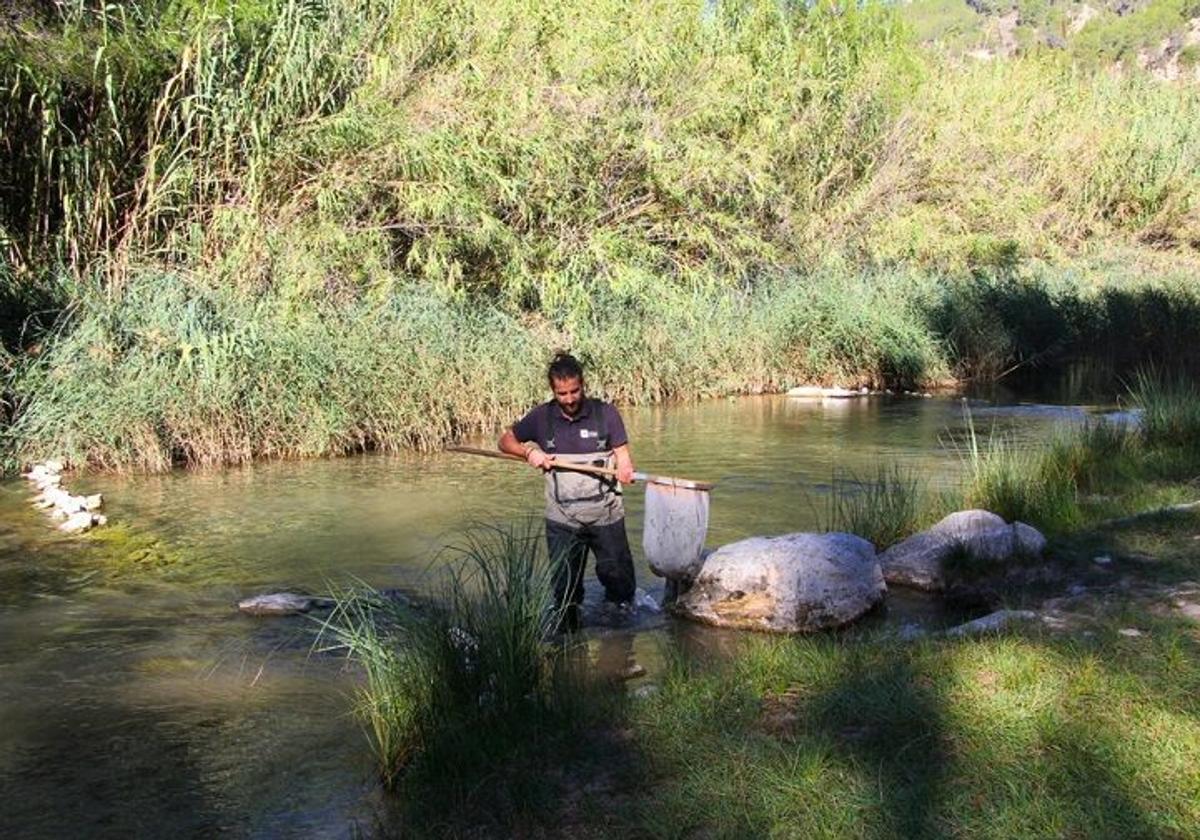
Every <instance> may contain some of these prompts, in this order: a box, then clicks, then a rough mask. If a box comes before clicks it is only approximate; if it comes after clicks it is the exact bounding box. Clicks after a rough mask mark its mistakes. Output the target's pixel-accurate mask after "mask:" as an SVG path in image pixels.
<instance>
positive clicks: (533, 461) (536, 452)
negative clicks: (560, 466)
mask: <svg viewBox="0 0 1200 840" xmlns="http://www.w3.org/2000/svg"><path fill="white" fill-rule="evenodd" d="M525 460H526V461H527V462H528V463H529V466H531V467H533V468H534V469H539V470H548V469H550V468H551V467H552V466H554V456H553V455H547V454H546V453H545V452H543V451H542V450H541V449H538V448H537V447H536V446H535V447H531V448H530V450H529V452H527V453H526V454H525Z"/></svg>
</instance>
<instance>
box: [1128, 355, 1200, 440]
mask: <svg viewBox="0 0 1200 840" xmlns="http://www.w3.org/2000/svg"><path fill="white" fill-rule="evenodd" d="M1129 395H1130V400H1131V401H1132V402H1133V404H1134V405H1135V406H1137V407H1138V408H1140V409H1141V410H1142V433H1143V435H1144V436H1145V438H1146V440H1147V442H1149V443H1151V444H1158V445H1165V446H1171V447H1180V448H1194V447H1196V445H1197V444H1200V387H1197V385H1196V383H1195V381H1194V380H1193V379H1191V378H1190V377H1188V376H1186V375H1180V374H1176V375H1175V376H1173V377H1172V376H1169V375H1168V374H1165V373H1163V372H1161V371H1157V370H1154V369H1142V370H1139V371H1137V372H1136V373H1135V374H1134V378H1133V383H1132V384H1131V385H1130V388H1129Z"/></svg>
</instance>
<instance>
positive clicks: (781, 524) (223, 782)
mask: <svg viewBox="0 0 1200 840" xmlns="http://www.w3.org/2000/svg"><path fill="white" fill-rule="evenodd" d="M990 396H991V397H992V399H991V400H984V399H977V400H971V401H970V403H969V404H970V407H971V411H972V416H973V418H974V423H975V426H976V428H977V429H979V430H981V431H984V432H986V431H989V430H991V429H992V428H997V429H1004V430H1013V431H1014V432H1015V433H1016V434H1018V435H1020V436H1024V437H1026V438H1027V439H1031V440H1032V439H1036V438H1038V437H1040V436H1044V435H1045V434H1046V432H1047V429H1048V427H1049V426H1050V425H1051V424H1053V423H1054V422H1056V421H1060V420H1063V419H1072V418H1079V417H1081V416H1083V415H1084V413H1085V412H1091V411H1099V410H1104V408H1105V406H1098V407H1091V408H1088V409H1082V408H1078V407H1076V408H1072V407H1062V406H1055V405H1050V404H1018V403H1017V402H1016V400H1015V399H1013V398H1012V397H1011V395H1005V394H999V395H990ZM963 406H964V401H962V400H961V399H960V398H958V397H932V398H920V397H871V398H865V399H855V400H844V401H824V402H821V401H807V400H797V399H789V398H786V397H761V398H740V399H731V400H717V401H711V402H706V403H701V404H697V405H684V406H679V405H675V406H668V407H658V408H647V409H636V410H628V411H626V412H625V415H626V420H627V425H628V427H629V430H630V435H631V441H632V448H633V452H634V456H635V459H636V461H637V465H638V468H639V469H642V470H645V471H648V472H661V473H665V474H674V475H679V476H684V477H689V478H698V479H705V480H710V481H715V482H716V483H717V485H718V486H717V489H716V490H715V492H714V496H713V501H712V522H711V526H710V530H709V537H708V544H709V545H712V546H716V545H720V544H723V543H727V542H730V541H732V540H736V539H740V538H743V537H747V536H751V535H769V534H777V533H782V532H787V531H797V530H808V529H815V528H818V527H820V525H821V522H822V520H823V517H824V515H825V512H826V510H827V503H828V494H829V488H830V485H831V482H832V480H833V479H834V477H835V476H836V475H839V474H844V473H846V472H850V473H856V474H858V475H861V476H864V477H866V476H870V475H872V474H874V473H875V471H876V469H877V467H878V466H879V465H881V464H890V463H898V464H900V465H901V466H902V467H907V468H911V469H913V470H915V471H917V472H918V473H920V474H921V475H923V476H926V477H927V478H928V480H929V481H930V482H931V484H932V485H933V486H934V487H939V486H943V487H945V486H949V485H950V484H951V483H953V482H954V481H956V480H957V476H958V474H959V471H960V469H961V467H962V465H961V460H960V457H959V455H958V454H957V453H956V451H955V446H956V444H955V442H956V441H957V442H958V445H960V446H961V442H962V441H963V440H964V438H965V434H966V424H965V421H964V411H963ZM1107 407H1108V408H1111V407H1112V406H1111V405H1110V406H1107ZM480 443H486V442H482V441H481V442H480ZM69 483H70V486H71V489H72V490H73V491H85V490H86V491H88V492H96V491H102V492H103V493H104V495H105V499H106V507H105V512H106V513H107V514H108V516H109V518H110V520H111V523H112V524H111V525H110V526H109V528H108V529H106V530H107V532H108V533H107V535H102V536H98V537H94V538H93V537H87V538H71V537H59V536H56V535H55V532H54V530H53V527H52V526H51V524H50V523H49V521H48V520H47V519H45V518H44V517H43V515H42V514H40V513H38V512H36V511H34V510H33V509H32V508H31V506H30V504H29V500H30V497H31V493H30V491H29V489H28V488H27V487H26V486H25V482H23V481H21V480H10V481H5V482H0V791H2V796H0V837H6V838H13V837H55V838H57V837H76V836H78V837H84V836H86V837H109V836H111V837H128V836H148V837H149V836H163V835H166V834H168V833H170V834H171V835H172V836H175V837H184V836H210V835H213V834H216V833H229V834H233V835H235V836H270V837H318V836H321V837H325V836H346V835H347V834H348V833H350V831H351V829H352V826H354V825H356V824H357V825H359V826H362V827H364V828H367V829H369V827H370V825H371V824H372V821H373V815H374V814H375V813H376V810H377V804H378V800H379V797H380V793H379V791H378V788H377V784H376V780H375V775H374V771H373V766H372V763H371V758H370V755H369V752H368V749H367V745H366V741H365V739H364V736H363V734H362V732H361V731H360V730H359V728H358V725H357V724H356V723H355V721H354V719H353V718H352V717H351V715H350V712H349V710H350V701H349V695H350V693H351V691H352V690H353V686H354V676H353V672H352V669H347V668H346V667H345V665H344V663H343V662H341V661H340V660H337V659H335V658H333V657H329V656H314V655H310V653H309V649H310V644H311V641H312V630H313V628H314V626H315V625H314V623H313V622H312V621H310V620H307V619H305V618H302V617H297V618H283V619H278V618H277V619H255V618H251V617H248V616H244V615H241V614H239V613H238V612H237V610H236V608H235V604H236V602H237V601H238V600H239V599H241V598H244V597H247V596H249V595H253V594H258V593H262V592H275V591H297V590H302V591H308V592H311V593H317V594H319V593H322V592H324V591H327V590H328V589H329V587H330V586H331V585H334V586H345V585H348V584H351V583H353V582H355V581H361V582H365V583H367V584H370V585H373V586H376V587H400V588H402V589H412V590H420V589H421V588H422V586H423V585H425V584H426V583H427V582H428V581H429V580H430V579H431V576H432V575H434V574H435V573H436V568H437V566H438V565H439V564H440V563H444V562H445V559H446V557H447V554H446V553H445V552H444V551H443V550H442V549H443V548H444V546H446V545H447V544H452V543H454V542H455V541H456V540H458V539H460V537H461V534H462V532H463V529H464V528H467V527H469V526H471V525H473V524H493V523H499V524H507V523H512V522H515V521H521V520H523V519H529V518H530V517H532V519H533V521H534V522H535V523H536V521H537V517H538V516H539V514H540V509H541V484H540V481H539V480H538V479H537V477H536V476H535V475H533V474H532V472H531V471H529V470H527V469H526V468H523V467H521V466H520V465H510V464H505V463H501V462H496V461H491V460H487V459H472V458H469V457H466V456H460V455H447V454H434V455H417V454H410V455H403V456H395V457H391V456H382V455H364V456H358V457H349V458H344V459H337V460H328V461H315V462H300V463H276V464H263V465H259V466H254V467H252V468H245V469H234V470H226V471H220V472H208V473H203V472H200V473H184V472H176V473H172V474H168V475H162V476H149V477H147V476H140V477H113V476H96V477H88V478H86V479H75V480H73V481H71V480H69ZM628 499H629V502H628V508H629V519H628V524H629V532H630V538H631V542H632V543H633V544H634V551H635V555H636V560H637V563H638V575H639V579H638V582H639V586H640V587H642V588H643V589H644V590H645V591H646V592H647V593H648V594H649V595H651V596H658V595H660V594H661V589H662V586H661V583H662V582H661V581H660V580H658V579H656V578H654V577H653V576H651V575H650V573H649V571H648V569H647V568H646V567H645V565H644V563H643V561H642V558H641V552H640V545H638V543H639V542H640V534H641V518H642V498H641V490H640V489H633V490H631V491H630V492H629V496H628ZM588 579H589V580H588V583H589V593H588V597H589V599H590V600H592V601H595V600H596V599H597V598H598V597H599V594H600V593H599V592H598V591H597V590H596V583H595V579H594V575H593V574H591V572H590V571H589V575H588ZM870 620H872V621H885V622H886V621H895V622H913V621H916V622H919V623H924V624H937V623H944V622H945V621H947V620H948V618H947V617H946V616H943V615H942V614H941V613H940V612H939V609H938V607H937V605H936V604H934V603H932V602H930V601H927V600H925V599H922V598H917V597H913V596H906V595H904V594H903V593H895V594H894V595H893V596H890V597H889V604H888V606H887V608H886V609H884V610H882V611H880V613H879V614H878V615H876V616H872V617H871V619H870ZM728 635H729V634H721V633H718V632H716V631H712V630H708V629H706V628H699V627H695V626H692V625H688V624H686V622H679V621H677V620H675V619H671V618H667V617H664V616H662V615H661V614H658V613H655V612H653V611H650V610H643V611H642V612H641V613H640V614H639V617H638V620H637V622H636V629H635V630H634V631H631V632H612V631H606V630H604V629H593V630H592V631H590V639H591V645H592V648H593V656H594V657H595V658H596V659H597V661H598V662H599V663H600V664H601V666H602V667H622V666H623V665H626V664H628V663H629V662H630V661H636V662H637V663H639V664H641V665H643V666H644V667H646V669H647V671H648V672H649V673H648V676H647V677H646V678H644V679H646V680H653V678H654V676H655V669H656V667H657V664H658V662H659V661H660V656H661V650H662V646H663V645H664V644H687V645H691V646H697V647H699V648H704V647H705V646H706V645H711V646H714V647H719V646H720V645H721V644H722V643H723V642H724V641H727V640H728Z"/></svg>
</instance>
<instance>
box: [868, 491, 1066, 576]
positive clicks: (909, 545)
mask: <svg viewBox="0 0 1200 840" xmlns="http://www.w3.org/2000/svg"><path fill="white" fill-rule="evenodd" d="M1045 548H1046V538H1045V537H1044V536H1042V534H1041V532H1040V531H1038V530H1037V529H1036V528H1034V527H1033V526H1031V525H1026V524H1025V523H1024V522H1014V523H1013V524H1011V525H1009V524H1007V523H1006V522H1005V521H1004V519H1002V518H1001V517H999V516H997V515H996V514H994V513H990V512H989V511H986V510H960V511H958V512H957V513H952V514H950V515H949V516H947V517H945V518H944V519H942V520H941V521H940V522H938V523H937V524H936V525H934V526H933V527H932V528H930V529H929V530H928V531H922V532H921V533H919V534H914V535H913V536H911V537H909V538H908V539H906V540H904V541H902V542H899V543H896V545H893V546H892V547H890V548H889V549H887V550H886V551H885V552H883V554H882V555H881V556H880V558H879V560H880V564H881V565H882V567H883V576H884V579H885V580H887V582H888V583H889V584H897V585H899V586H912V587H915V588H917V589H923V590H926V591H940V590H943V589H945V588H946V571H945V564H946V561H947V560H949V559H950V558H951V557H953V556H955V555H956V554H960V553H965V554H966V555H968V556H969V557H971V558H972V559H974V560H979V561H982V562H985V563H993V564H997V565H1000V564H1004V563H1008V562H1010V561H1012V560H1014V559H1017V558H1029V557H1040V556H1041V554H1042V552H1043V551H1044V550H1045Z"/></svg>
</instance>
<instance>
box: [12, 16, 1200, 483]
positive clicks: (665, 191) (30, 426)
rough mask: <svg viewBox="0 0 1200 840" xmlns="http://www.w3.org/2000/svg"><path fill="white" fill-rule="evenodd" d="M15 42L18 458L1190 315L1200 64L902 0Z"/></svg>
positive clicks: (291, 440)
mask: <svg viewBox="0 0 1200 840" xmlns="http://www.w3.org/2000/svg"><path fill="white" fill-rule="evenodd" d="M0 56H2V57H3V59H4V61H3V62H2V64H0V66H2V67H3V68H4V69H3V70H2V71H0V73H3V77H2V78H0V130H2V132H3V133H2V140H0V170H2V171H3V173H4V177H5V181H6V182H7V183H11V184H12V185H13V186H12V188H10V189H8V190H6V191H5V192H4V194H3V197H2V198H0V240H2V246H0V252H2V254H3V257H2V260H3V264H2V265H0V290H2V293H0V299H2V301H3V304H4V317H3V318H2V319H0V320H2V321H3V324H0V327H2V328H3V330H2V331H3V339H4V347H5V349H4V356H3V357H2V359H0V363H3V365H4V366H5V368H6V369H7V371H8V373H7V375H6V380H5V381H6V387H5V394H4V400H5V407H4V409H5V411H4V413H5V414H6V415H7V418H8V419H9V420H11V421H12V422H11V423H6V424H5V426H4V432H3V434H4V452H5V458H6V460H8V461H9V462H10V464H11V463H12V462H14V461H15V460H17V459H27V458H32V457H37V456H41V455H46V454H50V453H52V452H58V453H63V454H65V455H66V456H67V457H68V458H69V459H70V460H71V461H72V462H73V463H76V464H88V465H92V466H98V467H109V468H145V469H161V468H164V467H166V466H168V465H170V464H172V463H176V462H184V463H205V464H212V463H228V462H237V461H243V460H245V459H248V458H253V457H260V456H288V455H309V454H324V453H336V452H341V451H346V450H347V449H353V448H359V447H381V448H391V447H399V446H408V445H424V446H434V445H437V444H439V443H441V442H442V441H444V440H446V439H447V438H449V437H452V436H454V435H457V434H461V433H462V432H464V431H468V430H471V429H477V428H481V427H484V426H488V425H490V424H492V423H495V422H497V421H502V420H506V419H508V418H510V417H511V416H512V415H513V414H514V413H515V412H516V411H517V410H519V408H520V407H522V406H523V405H525V404H527V403H528V402H529V401H530V400H532V399H533V398H534V397H535V396H536V395H537V393H538V382H537V375H536V374H537V370H538V369H539V368H540V367H541V365H542V363H543V361H544V359H545V357H546V354H547V353H548V352H549V350H551V349H552V348H555V347H564V346H566V347H570V348H572V349H574V350H575V351H577V352H580V353H581V354H582V355H583V356H584V357H585V360H586V361H587V362H588V363H589V364H590V366H591V369H592V370H593V371H594V375H593V380H594V383H595V384H596V385H597V386H599V387H600V388H602V389H603V390H604V391H606V392H607V393H609V394H610V395H612V396H614V397H617V398H620V399H624V400H645V399H662V398H668V397H694V396H700V395H704V394H716V393H732V392H745V391H757V390H771V389H776V388H780V387H784V386H787V385H790V384H794V383H797V382H800V381H806V380H823V381H834V380H839V381H842V382H843V383H847V384H848V383H850V382H863V383H866V382H874V383H879V384H882V383H888V384H894V385H899V386H906V385H912V384H916V383H922V382H929V381H934V380H939V379H944V378H946V377H948V376H976V377H993V376H996V375H1000V374H1003V373H1005V372H1006V371H1008V370H1009V369H1011V368H1012V367H1013V366H1014V365H1016V366H1022V365H1024V366H1029V365H1033V364H1041V365H1049V364H1053V363H1054V362H1056V361H1057V360H1060V359H1062V358H1064V357H1065V356H1067V355H1069V354H1070V353H1072V352H1076V351H1079V350H1080V349H1089V348H1094V347H1100V346H1105V345H1107V344H1109V343H1110V339H1111V338H1112V336H1114V335H1118V336H1121V337H1122V339H1123V340H1122V341H1121V342H1119V343H1118V344H1117V347H1118V350H1119V352H1120V353H1122V354H1129V355H1136V356H1138V357H1146V356H1151V357H1152V356H1154V355H1155V354H1156V353H1157V351H1159V350H1161V349H1162V348H1164V347H1166V348H1171V349H1172V351H1175V350H1177V349H1178V348H1181V347H1195V346H1200V345H1197V343H1196V341H1195V337H1196V336H1195V333H1196V330H1197V329H1200V328H1197V327H1196V324H1198V323H1200V319H1197V318H1196V317H1195V316H1196V314H1197V311H1198V310H1200V306H1198V304H1197V300H1198V298H1197V295H1196V293H1195V291H1194V288H1193V285H1192V283H1191V282H1190V281H1191V278H1192V276H1193V272H1194V269H1195V266H1196V265H1197V264H1200V260H1198V259H1197V243H1198V242H1200V216H1198V215H1197V208H1200V200H1198V191H1200V176H1198V175H1197V173H1198V172H1200V139H1198V138H1197V136H1196V133H1195V132H1194V131H1191V130H1190V127H1191V126H1192V125H1194V124H1195V123H1196V122H1197V117H1200V91H1198V90H1197V89H1196V88H1194V87H1187V86H1174V85H1165V84H1161V83H1158V82H1155V81H1154V80H1152V79H1149V78H1146V77H1143V76H1141V75H1139V74H1137V73H1128V74H1123V75H1114V74H1110V73H1107V72H1101V73H1092V72H1090V71H1088V70H1086V69H1083V67H1082V65H1077V66H1073V65H1072V64H1071V61H1070V58H1069V56H1064V55H1060V54H1045V55H1043V54H1031V55H1028V56H1023V57H1019V58H1016V59H1013V60H1011V61H1005V62H996V63H992V64H979V65H963V64H962V63H960V62H958V61H957V60H953V59H950V58H947V57H945V56H943V55H941V54H939V53H936V52H924V51H922V50H920V49H919V48H918V47H917V46H916V45H915V42H914V39H913V37H912V35H911V34H910V31H909V30H908V28H907V27H906V26H905V25H904V23H903V20H902V19H901V17H900V16H899V15H898V14H897V13H896V11H895V10H893V9H889V8H887V7H884V6H882V5H881V6H873V5H872V6H865V7H862V8H859V7H857V6H855V7H851V8H842V7H840V6H838V5H836V4H831V3H820V4H816V5H814V6H812V7H811V8H810V7H808V6H806V5H803V6H795V7H789V6H781V5H780V4H777V3H773V2H757V0H745V2H729V3H719V4H713V5H702V6H698V7H695V8H694V7H691V6H689V5H688V4H676V3H652V2H648V3H646V4H644V6H643V7H641V8H640V9H639V13H638V14H636V15H631V14H629V13H628V9H627V7H626V5H625V4H620V3H601V4H599V5H597V4H595V3H589V4H582V5H581V4H577V3H573V2H570V0H561V2H556V3H552V4H550V5H546V4H544V3H542V4H530V3H527V2H520V1H519V0H506V2H500V3H477V2H474V1H473V0H439V2H435V3H412V2H406V0H310V2H304V3H300V2H296V0H261V2H259V3H253V4H242V3H238V4H230V3H220V2H212V3H205V2H201V0H159V2H154V3H152V2H144V3H128V4H124V5H120V6H115V7H112V8H107V9H101V8H100V7H92V6H90V5H87V4H84V3H78V4H65V5H64V6H63V7H61V10H60V12H59V13H55V14H47V15H45V16H44V17H43V18H41V19H36V18H29V19H28V20H26V21H24V22H23V23H22V24H20V25H19V26H18V27H16V28H15V29H12V30H10V31H7V32H6V33H5V34H4V35H3V36H0ZM1130 335H1135V336H1138V337H1139V338H1146V339H1147V340H1146V341H1144V342H1131V341H1128V340H1124V339H1127V338H1128V337H1129V336H1130ZM1135 360H1137V359H1135ZM1118 361H1122V362H1124V361H1128V359H1118Z"/></svg>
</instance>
